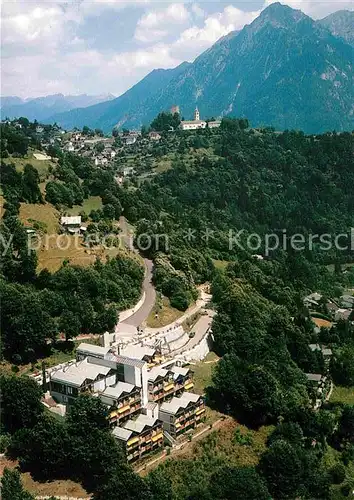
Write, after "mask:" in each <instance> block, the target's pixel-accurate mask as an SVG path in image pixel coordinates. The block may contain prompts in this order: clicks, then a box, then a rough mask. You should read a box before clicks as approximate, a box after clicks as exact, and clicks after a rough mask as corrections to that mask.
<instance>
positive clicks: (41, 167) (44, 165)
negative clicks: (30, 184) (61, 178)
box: [3, 150, 55, 180]
mask: <svg viewBox="0 0 354 500" xmlns="http://www.w3.org/2000/svg"><path fill="white" fill-rule="evenodd" d="M33 153H40V151H31V150H29V151H28V155H27V156H25V157H24V158H12V157H9V158H4V160H3V161H4V162H5V163H13V164H14V165H15V167H16V170H18V171H19V172H22V171H23V169H24V166H25V165H26V164H27V163H30V164H31V165H32V166H33V167H34V168H36V169H37V170H38V174H39V176H40V178H41V180H44V179H45V178H46V176H47V175H48V172H49V167H50V166H51V167H53V166H54V165H55V161H54V162H53V161H51V160H37V159H36V158H35V157H34V156H33Z"/></svg>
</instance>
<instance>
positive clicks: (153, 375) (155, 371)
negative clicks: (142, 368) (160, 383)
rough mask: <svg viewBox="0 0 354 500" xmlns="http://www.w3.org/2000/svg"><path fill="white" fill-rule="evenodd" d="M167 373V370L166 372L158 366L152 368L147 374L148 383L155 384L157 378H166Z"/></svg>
mask: <svg viewBox="0 0 354 500" xmlns="http://www.w3.org/2000/svg"><path fill="white" fill-rule="evenodd" d="M167 373H168V370H166V369H165V368H161V367H160V366H155V367H154V368H151V370H150V371H149V372H148V380H149V381H150V382H155V380H156V379H157V378H158V377H162V378H164V377H166V375H167Z"/></svg>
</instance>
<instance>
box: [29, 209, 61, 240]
mask: <svg viewBox="0 0 354 500" xmlns="http://www.w3.org/2000/svg"><path fill="white" fill-rule="evenodd" d="M20 220H21V222H22V223H23V224H24V225H25V226H27V227H28V226H30V227H32V226H33V224H34V222H39V223H40V225H41V226H42V227H43V229H45V230H44V232H46V233H47V234H53V233H54V234H56V233H57V232H58V229H59V212H58V211H57V210H55V208H54V207H53V206H52V205H50V204H48V203H46V204H43V205H42V204H30V203H21V206H20Z"/></svg>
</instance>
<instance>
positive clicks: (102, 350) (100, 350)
mask: <svg viewBox="0 0 354 500" xmlns="http://www.w3.org/2000/svg"><path fill="white" fill-rule="evenodd" d="M109 350H110V348H109V347H102V346H100V345H94V344H86V343H85V342H82V343H81V344H80V345H79V347H78V348H77V349H76V352H78V351H80V352H83V353H87V354H99V355H101V356H105V355H106V354H107V353H108V351H109Z"/></svg>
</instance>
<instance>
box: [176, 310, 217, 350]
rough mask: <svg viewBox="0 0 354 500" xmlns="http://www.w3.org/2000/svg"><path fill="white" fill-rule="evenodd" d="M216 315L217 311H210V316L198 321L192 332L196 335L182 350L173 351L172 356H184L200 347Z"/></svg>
mask: <svg viewBox="0 0 354 500" xmlns="http://www.w3.org/2000/svg"><path fill="white" fill-rule="evenodd" d="M215 314H216V313H215V311H208V314H206V315H205V316H202V317H201V318H200V319H198V321H197V322H196V324H195V325H194V327H193V328H192V331H193V332H194V333H195V335H194V337H193V338H192V339H190V340H189V342H187V344H185V345H184V346H183V347H181V348H180V349H177V350H176V351H172V352H171V354H173V356H176V355H177V354H182V353H183V352H184V351H190V350H191V349H193V347H195V346H196V345H198V344H199V342H201V340H202V339H203V337H204V336H205V334H206V332H207V330H208V329H209V328H210V326H211V323H212V321H213V316H215Z"/></svg>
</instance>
